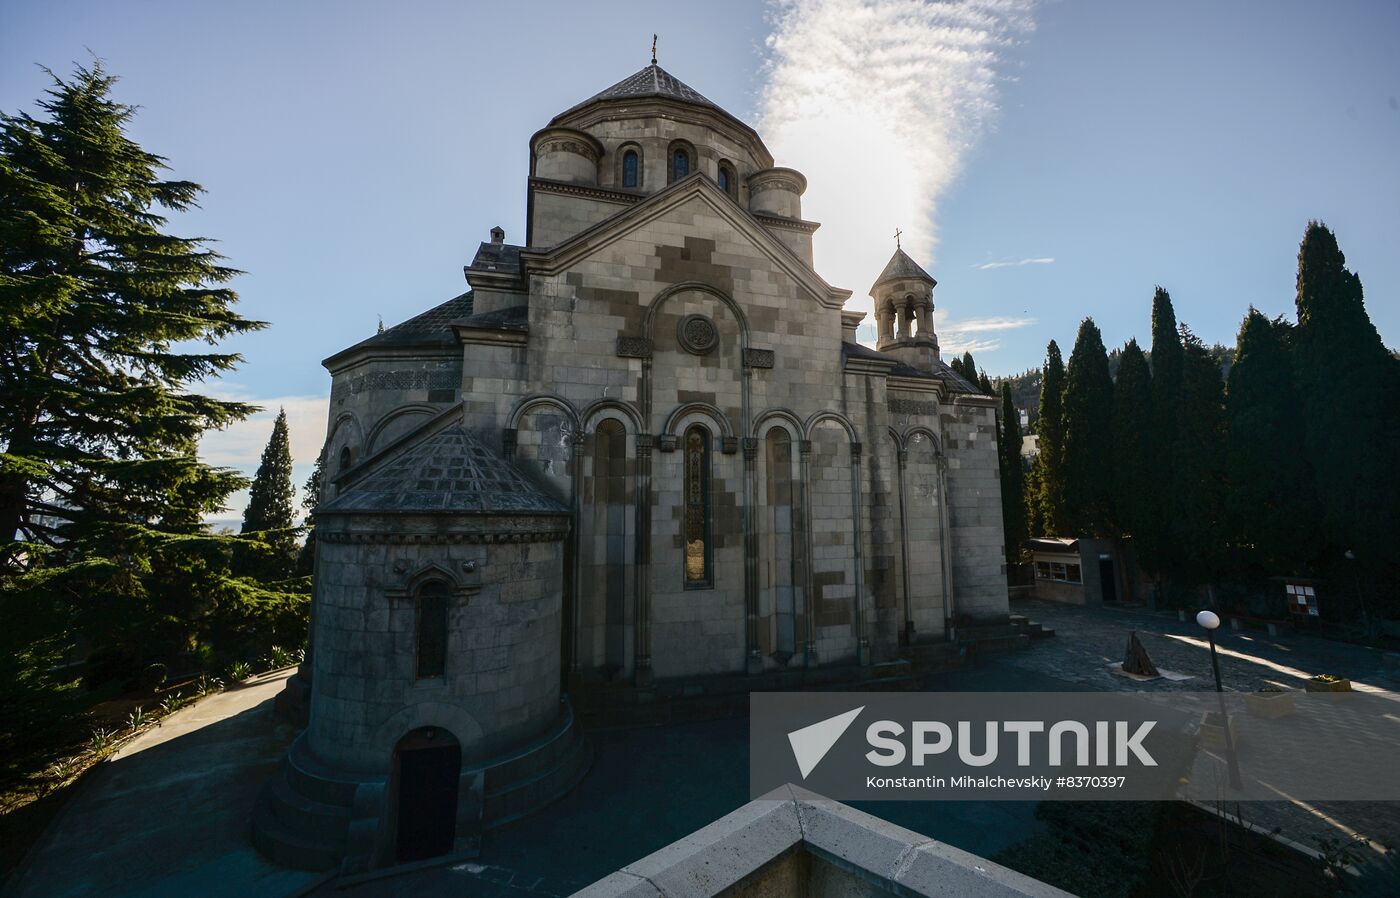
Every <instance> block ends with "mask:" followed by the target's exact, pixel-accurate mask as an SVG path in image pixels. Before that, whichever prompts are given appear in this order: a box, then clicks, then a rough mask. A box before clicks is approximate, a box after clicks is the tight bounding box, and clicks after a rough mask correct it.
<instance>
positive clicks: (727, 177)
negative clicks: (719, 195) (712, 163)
mask: <svg viewBox="0 0 1400 898" xmlns="http://www.w3.org/2000/svg"><path fill="white" fill-rule="evenodd" d="M719 189H720V190H723V191H724V192H725V193H727V194H729V195H730V196H732V197H733V198H734V199H736V200H737V199H738V198H739V182H738V180H737V179H735V177H734V167H733V166H732V165H730V164H729V163H728V162H721V163H720V164H719Z"/></svg>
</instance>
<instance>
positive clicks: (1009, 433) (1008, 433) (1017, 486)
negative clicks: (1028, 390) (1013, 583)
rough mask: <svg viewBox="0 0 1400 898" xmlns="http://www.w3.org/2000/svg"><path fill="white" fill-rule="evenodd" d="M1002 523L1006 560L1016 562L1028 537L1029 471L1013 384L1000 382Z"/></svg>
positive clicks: (1010, 562)
mask: <svg viewBox="0 0 1400 898" xmlns="http://www.w3.org/2000/svg"><path fill="white" fill-rule="evenodd" d="M1001 526H1002V531H1003V534H1004V536H1005V538H1006V543H1005V545H1006V561H1007V563H1008V564H1015V563H1016V561H1017V559H1018V558H1020V556H1021V543H1022V542H1023V541H1024V540H1025V538H1026V533H1027V530H1026V473H1025V468H1024V467H1022V464H1021V418H1020V415H1019V413H1018V412H1017V411H1016V405H1015V403H1014V402H1012V400H1011V384H1010V383H1003V384H1002V385H1001Z"/></svg>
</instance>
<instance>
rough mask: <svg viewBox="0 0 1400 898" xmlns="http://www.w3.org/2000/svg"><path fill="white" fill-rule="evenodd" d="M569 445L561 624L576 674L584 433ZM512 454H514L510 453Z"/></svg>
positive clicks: (577, 433)
mask: <svg viewBox="0 0 1400 898" xmlns="http://www.w3.org/2000/svg"><path fill="white" fill-rule="evenodd" d="M569 442H570V443H571V444H572V448H573V453H572V462H573V471H572V472H571V474H570V480H571V482H572V486H571V487H570V489H569V493H570V497H569V512H570V515H571V517H572V521H571V526H570V527H569V549H570V552H571V559H572V560H571V562H570V564H569V572H568V573H569V580H570V583H569V588H568V589H567V590H566V591H565V593H564V595H565V597H566V598H567V599H568V602H569V608H568V613H567V614H565V615H564V618H563V619H564V621H565V622H566V626H568V628H569V638H568V640H567V644H568V646H569V672H570V673H578V668H579V665H578V656H579V644H578V639H579V630H580V629H581V628H582V623H583V611H582V608H581V606H582V604H583V603H582V601H581V600H580V599H581V597H580V595H579V584H580V583H582V582H583V558H582V555H583V544H582V542H581V538H580V534H579V526H580V524H581V523H582V521H583V499H582V497H581V495H580V494H581V493H582V492H583V431H582V430H581V429H580V430H576V431H574V433H573V435H572V436H571V437H570V440H569ZM512 454H513V453H512Z"/></svg>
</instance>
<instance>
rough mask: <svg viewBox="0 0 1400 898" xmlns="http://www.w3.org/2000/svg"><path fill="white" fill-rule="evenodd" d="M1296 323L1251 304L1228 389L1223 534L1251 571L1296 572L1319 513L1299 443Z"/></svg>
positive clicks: (1309, 548) (1312, 544) (1310, 552)
mask: <svg viewBox="0 0 1400 898" xmlns="http://www.w3.org/2000/svg"><path fill="white" fill-rule="evenodd" d="M1292 330H1293V328H1292V327H1291V326H1290V325H1289V324H1288V323H1287V322H1285V321H1284V320H1283V319H1281V318H1280V319H1274V320H1270V319H1269V318H1267V317H1265V316H1264V315H1263V314H1262V313H1261V312H1259V311H1258V310H1256V309H1254V308H1252V307H1251V308H1250V310H1249V314H1247V315H1246V316H1245V318H1244V322H1243V323H1242V324H1241V325H1240V332H1239V337H1238V338H1237V340H1236V343H1235V358H1234V364H1233V365H1231V367H1230V376H1229V380H1228V384H1227V389H1226V401H1225V411H1226V468H1225V470H1226V481H1227V482H1228V484H1229V490H1228V492H1227V493H1226V496H1225V516H1224V525H1225V537H1226V542H1227V543H1228V544H1229V545H1231V546H1233V547H1234V548H1235V550H1236V552H1237V553H1238V554H1239V556H1240V559H1241V561H1243V562H1244V564H1245V565H1246V566H1247V567H1248V568H1250V569H1252V571H1253V572H1254V573H1255V574H1262V575H1268V574H1289V573H1293V574H1297V573H1304V572H1305V571H1306V570H1307V567H1308V565H1309V562H1310V560H1312V559H1313V557H1314V556H1315V555H1316V552H1317V548H1318V547H1317V540H1316V539H1315V533H1316V529H1317V521H1318V520H1319V517H1320V514H1319V509H1318V508H1317V505H1316V499H1315V496H1316V493H1315V492H1314V489H1313V471H1312V468H1311V466H1310V465H1308V463H1307V459H1306V457H1305V454H1304V453H1303V452H1300V451H1299V441H1298V430H1299V428H1298V393H1297V388H1296V387H1295V385H1294V375H1293V357H1292V348H1291V345H1290V344H1291V342H1292V333H1291V332H1292Z"/></svg>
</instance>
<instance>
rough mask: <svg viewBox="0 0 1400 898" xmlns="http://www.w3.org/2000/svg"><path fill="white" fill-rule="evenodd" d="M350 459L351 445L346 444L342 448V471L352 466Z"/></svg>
mask: <svg viewBox="0 0 1400 898" xmlns="http://www.w3.org/2000/svg"><path fill="white" fill-rule="evenodd" d="M350 460H351V458H350V447H349V446H346V447H345V448H343V449H341V450H340V468H339V470H341V471H346V470H349V468H350Z"/></svg>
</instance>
